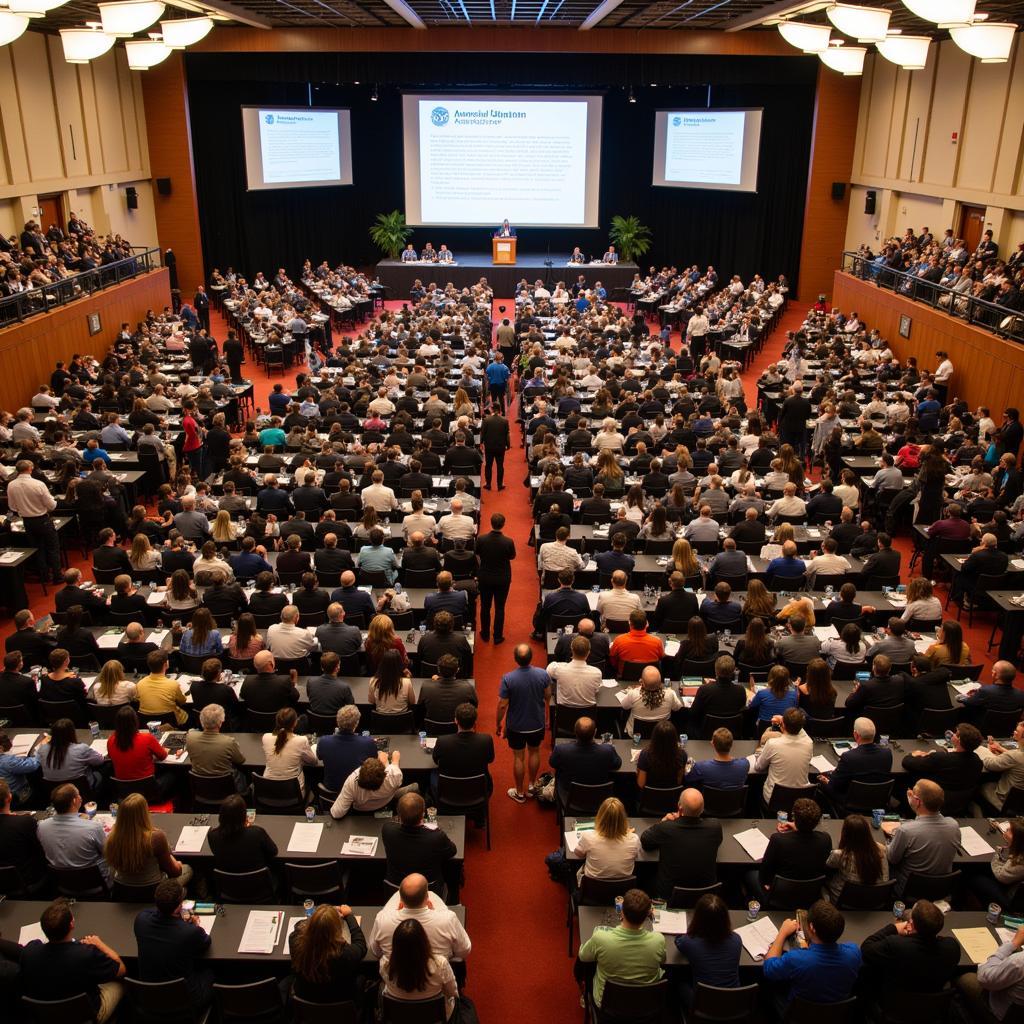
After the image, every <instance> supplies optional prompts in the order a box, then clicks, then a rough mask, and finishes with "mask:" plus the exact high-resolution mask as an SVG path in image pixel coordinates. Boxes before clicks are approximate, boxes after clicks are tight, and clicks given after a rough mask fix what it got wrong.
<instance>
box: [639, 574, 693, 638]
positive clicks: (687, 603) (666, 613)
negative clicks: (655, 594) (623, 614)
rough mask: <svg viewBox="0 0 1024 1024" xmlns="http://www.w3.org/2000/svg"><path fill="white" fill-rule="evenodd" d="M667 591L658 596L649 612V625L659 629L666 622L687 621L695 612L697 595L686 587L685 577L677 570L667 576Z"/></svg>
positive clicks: (680, 622)
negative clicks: (652, 609) (651, 610)
mask: <svg viewBox="0 0 1024 1024" xmlns="http://www.w3.org/2000/svg"><path fill="white" fill-rule="evenodd" d="M668 586H669V592H668V593H667V594H662V595H661V597H659V598H658V603H657V605H656V606H655V608H654V611H653V612H652V613H651V620H650V622H651V627H652V628H653V629H655V630H660V629H661V628H662V627H663V626H664V624H665V623H666V622H670V623H672V624H677V623H679V624H682V623H688V622H689V621H690V619H691V618H692V617H693V616H694V615H696V614H697V595H696V594H694V593H693V592H692V591H689V590H687V589H686V579H685V577H684V576H683V574H682V573H681V572H679V571H678V570H677V571H676V572H674V573H672V575H671V576H669V578H668Z"/></svg>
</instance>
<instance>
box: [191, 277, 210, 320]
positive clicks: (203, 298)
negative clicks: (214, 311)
mask: <svg viewBox="0 0 1024 1024" xmlns="http://www.w3.org/2000/svg"><path fill="white" fill-rule="evenodd" d="M192 305H193V307H194V308H195V311H196V315H197V316H198V317H199V322H200V323H201V324H202V325H203V327H204V328H205V329H206V330H209V329H210V296H209V295H207V294H206V289H205V288H204V287H203V286H202V285H200V286H199V287H198V288H196V293H195V295H194V296H193V297H192Z"/></svg>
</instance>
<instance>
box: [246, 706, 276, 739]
mask: <svg viewBox="0 0 1024 1024" xmlns="http://www.w3.org/2000/svg"><path fill="white" fill-rule="evenodd" d="M276 722H277V712H276V711H255V710H254V709H252V708H249V707H247V708H246V709H245V715H244V716H243V718H242V725H243V728H244V729H245V731H246V732H258V733H264V732H273V731H274V725H275V723H276Z"/></svg>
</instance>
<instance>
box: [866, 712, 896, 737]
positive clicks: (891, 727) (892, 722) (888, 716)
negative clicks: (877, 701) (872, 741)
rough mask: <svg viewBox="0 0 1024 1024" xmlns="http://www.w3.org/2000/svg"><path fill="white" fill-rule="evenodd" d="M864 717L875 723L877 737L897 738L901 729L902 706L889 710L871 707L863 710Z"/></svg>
mask: <svg viewBox="0 0 1024 1024" xmlns="http://www.w3.org/2000/svg"><path fill="white" fill-rule="evenodd" d="M864 717H865V718H870V719H871V721H872V722H874V723H875V733H876V734H877V735H879V736H899V735H900V729H901V728H902V727H903V705H902V704H897V705H896V706H895V707H891V708H878V707H871V708H865V709H864Z"/></svg>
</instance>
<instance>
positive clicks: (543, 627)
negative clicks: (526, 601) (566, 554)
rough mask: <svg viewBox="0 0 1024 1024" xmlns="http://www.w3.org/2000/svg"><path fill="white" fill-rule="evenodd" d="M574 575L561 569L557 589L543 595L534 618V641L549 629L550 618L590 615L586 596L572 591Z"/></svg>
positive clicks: (569, 570) (577, 591) (542, 636)
mask: <svg viewBox="0 0 1024 1024" xmlns="http://www.w3.org/2000/svg"><path fill="white" fill-rule="evenodd" d="M575 579H576V574H575V573H574V572H573V571H572V569H561V570H559V573H558V589H557V590H552V591H551V592H550V593H549V594H547V595H545V597H544V601H543V602H542V603H541V606H540V608H539V609H538V610H537V614H536V615H535V616H534V619H535V622H534V630H535V632H534V639H535V640H543V639H544V634H545V632H547V630H548V628H549V623H550V622H551V617H552V616H553V615H557V616H558V617H559V618H569V617H571V616H573V615H580V616H583V615H590V614H591V611H590V602H589V601H588V600H587V595H586V594H584V593H583V592H582V591H580V590H574V589H573V582H574V581H575Z"/></svg>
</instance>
